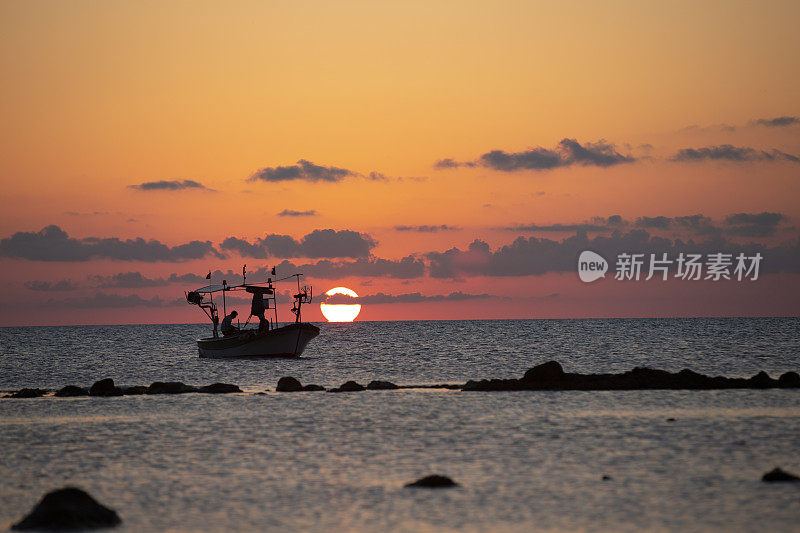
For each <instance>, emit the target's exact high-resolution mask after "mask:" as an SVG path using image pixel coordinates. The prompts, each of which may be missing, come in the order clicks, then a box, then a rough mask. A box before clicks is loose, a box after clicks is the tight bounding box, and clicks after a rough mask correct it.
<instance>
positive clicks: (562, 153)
mask: <svg viewBox="0 0 800 533" xmlns="http://www.w3.org/2000/svg"><path fill="white" fill-rule="evenodd" d="M634 161H636V158H634V157H633V156H626V155H622V154H620V153H619V152H618V151H617V150H616V147H615V146H614V145H613V144H611V143H608V142H607V141H605V140H600V141H598V142H596V143H586V144H581V143H579V142H578V141H576V140H575V139H568V138H564V139H562V140H561V142H559V143H558V146H556V147H555V148H542V147H541V146H539V147H536V148H531V149H530V150H525V151H523V152H505V151H503V150H492V151H490V152H486V153H485V154H483V155H482V156H480V158H479V159H478V160H477V161H471V162H458V161H455V160H453V159H450V158H448V159H440V160H439V161H437V162H436V164H435V165H434V167H435V168H437V169H447V168H458V167H463V166H466V167H474V166H476V165H481V166H484V167H487V168H491V169H494V170H501V171H503V172H515V171H518V170H537V171H539V170H551V169H554V168H559V167H568V166H571V165H583V166H595V167H610V166H614V165H619V164H622V163H632V162H634Z"/></svg>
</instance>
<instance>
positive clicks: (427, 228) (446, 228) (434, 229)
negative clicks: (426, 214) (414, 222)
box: [394, 224, 461, 233]
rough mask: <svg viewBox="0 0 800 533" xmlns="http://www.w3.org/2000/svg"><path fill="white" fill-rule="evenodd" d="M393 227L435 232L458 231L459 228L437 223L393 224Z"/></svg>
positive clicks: (403, 229) (404, 229)
mask: <svg viewBox="0 0 800 533" xmlns="http://www.w3.org/2000/svg"><path fill="white" fill-rule="evenodd" d="M394 229H395V230H396V231H415V232H417V233H436V232H439V231H458V230H460V229H461V228H459V227H458V226H448V225H447V224H439V225H438V226H436V225H433V226H429V225H422V226H395V227H394Z"/></svg>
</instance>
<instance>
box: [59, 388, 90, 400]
mask: <svg viewBox="0 0 800 533" xmlns="http://www.w3.org/2000/svg"><path fill="white" fill-rule="evenodd" d="M88 395H89V389H87V388H84V387H78V386H76V385H67V386H66V387H62V388H60V389H58V391H56V396H58V397H59V398H66V397H69V396H88Z"/></svg>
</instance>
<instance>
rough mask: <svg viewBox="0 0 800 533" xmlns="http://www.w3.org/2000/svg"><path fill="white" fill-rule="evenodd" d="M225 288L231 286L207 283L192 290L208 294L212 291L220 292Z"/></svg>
mask: <svg viewBox="0 0 800 533" xmlns="http://www.w3.org/2000/svg"><path fill="white" fill-rule="evenodd" d="M225 288H230V287H226V286H225V285H206V286H205V287H200V288H199V289H195V290H193V291H192V292H199V293H201V294H208V293H210V292H219V291H221V290H223V289H225Z"/></svg>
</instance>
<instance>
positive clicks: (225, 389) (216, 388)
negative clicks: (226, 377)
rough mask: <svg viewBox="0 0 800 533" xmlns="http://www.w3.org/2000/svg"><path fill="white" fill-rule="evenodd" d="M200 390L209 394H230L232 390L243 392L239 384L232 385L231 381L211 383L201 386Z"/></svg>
mask: <svg viewBox="0 0 800 533" xmlns="http://www.w3.org/2000/svg"><path fill="white" fill-rule="evenodd" d="M198 390H199V392H205V393H208V394H230V393H232V392H242V389H240V388H239V387H238V386H237V385H231V384H229V383H212V384H211V385H206V386H205V387H200V389H198Z"/></svg>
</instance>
